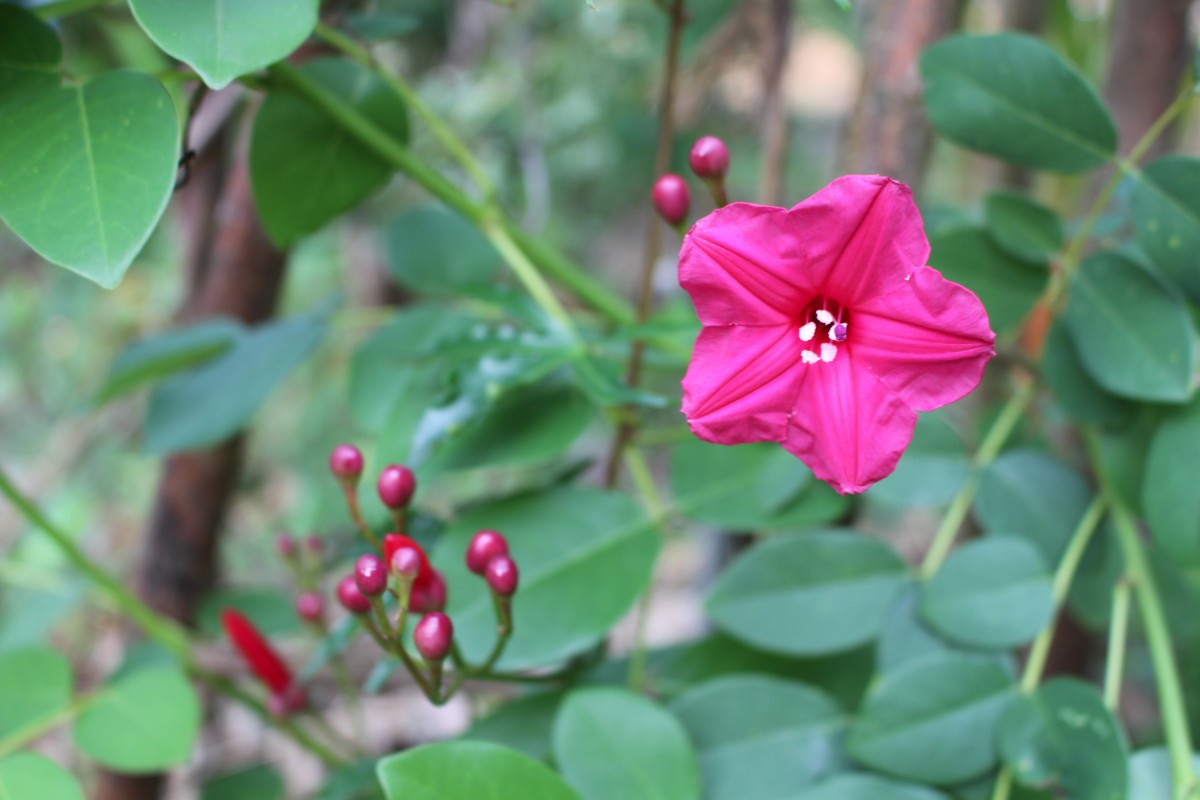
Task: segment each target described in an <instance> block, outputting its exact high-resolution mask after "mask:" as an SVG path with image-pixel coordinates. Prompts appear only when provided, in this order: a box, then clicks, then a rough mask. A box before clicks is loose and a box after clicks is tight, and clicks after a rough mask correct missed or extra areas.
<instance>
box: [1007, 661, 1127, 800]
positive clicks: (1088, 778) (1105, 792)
mask: <svg viewBox="0 0 1200 800" xmlns="http://www.w3.org/2000/svg"><path fill="white" fill-rule="evenodd" d="M999 742H1000V751H1001V752H1002V753H1003V755H1004V761H1005V763H1006V764H1007V765H1008V767H1009V769H1011V770H1012V772H1013V775H1014V776H1015V777H1016V779H1017V781H1018V782H1020V783H1022V784H1024V785H1025V786H1030V787H1033V788H1043V789H1052V790H1054V791H1055V793H1056V794H1058V793H1061V795H1062V796H1064V797H1086V798H1089V800H1125V798H1126V797H1137V798H1138V800H1144V798H1143V797H1142V795H1127V794H1126V783H1127V781H1128V779H1129V776H1128V769H1127V765H1126V759H1127V758H1128V755H1129V753H1128V748H1127V747H1126V745H1125V736H1124V734H1122V733H1121V729H1120V726H1119V725H1118V723H1117V720H1116V719H1115V718H1114V717H1113V715H1112V713H1111V712H1109V710H1108V709H1107V708H1106V707H1105V706H1104V700H1103V699H1102V698H1101V697H1100V693H1099V692H1097V691H1096V689H1095V687H1093V686H1092V685H1091V684H1088V683H1084V682H1083V681H1081V680H1078V679H1076V678H1054V679H1053V680H1050V681H1047V682H1046V683H1045V684H1043V685H1042V686H1040V687H1039V688H1038V690H1037V691H1036V692H1034V693H1033V694H1032V695H1025V696H1022V697H1020V698H1018V699H1017V700H1016V701H1015V702H1013V703H1012V705H1010V706H1009V708H1008V710H1007V711H1006V712H1005V713H1004V717H1003V719H1002V720H1001V722H1000V731H999Z"/></svg>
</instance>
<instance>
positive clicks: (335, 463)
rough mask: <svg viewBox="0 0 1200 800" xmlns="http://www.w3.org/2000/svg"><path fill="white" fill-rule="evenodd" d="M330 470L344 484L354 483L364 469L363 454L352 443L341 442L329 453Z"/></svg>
mask: <svg viewBox="0 0 1200 800" xmlns="http://www.w3.org/2000/svg"><path fill="white" fill-rule="evenodd" d="M329 471H330V472H332V473H333V477H335V478H337V479H338V482H339V483H342V484H354V483H357V482H358V477H359V476H360V475H362V471H363V455H362V451H361V450H359V449H358V448H357V447H355V446H354V445H352V444H339V445H338V446H337V447H335V448H333V452H332V453H330V454H329Z"/></svg>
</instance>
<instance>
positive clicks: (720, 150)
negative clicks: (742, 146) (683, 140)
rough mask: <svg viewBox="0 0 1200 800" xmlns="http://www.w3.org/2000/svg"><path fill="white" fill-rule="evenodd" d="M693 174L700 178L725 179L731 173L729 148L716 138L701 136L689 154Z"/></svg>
mask: <svg viewBox="0 0 1200 800" xmlns="http://www.w3.org/2000/svg"><path fill="white" fill-rule="evenodd" d="M688 163H689V164H690V165H691V167H692V172H694V173H696V175H697V177H700V178H723V177H725V173H726V172H728V171H729V148H728V147H726V146H725V143H724V142H723V141H721V140H720V139H718V138H717V137H715V136H701V137H700V138H699V139H697V140H696V143H695V144H694V145H692V152H691V153H689V154H688Z"/></svg>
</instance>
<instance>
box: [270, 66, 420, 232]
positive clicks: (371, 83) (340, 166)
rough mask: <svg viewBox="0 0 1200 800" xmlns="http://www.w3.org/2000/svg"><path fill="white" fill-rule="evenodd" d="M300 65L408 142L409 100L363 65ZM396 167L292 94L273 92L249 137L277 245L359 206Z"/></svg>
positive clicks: (326, 116) (309, 75) (358, 109)
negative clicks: (405, 100) (407, 105)
mask: <svg viewBox="0 0 1200 800" xmlns="http://www.w3.org/2000/svg"><path fill="white" fill-rule="evenodd" d="M299 69H300V71H302V72H303V73H304V74H305V75H306V76H307V77H308V78H311V79H312V80H313V81H314V82H316V83H317V84H319V85H320V86H321V87H322V88H324V89H327V90H329V91H330V92H332V93H334V94H336V95H337V96H338V97H340V98H342V99H344V100H345V101H346V102H347V103H349V104H350V105H352V106H353V107H354V108H355V109H356V110H357V111H359V112H361V113H362V114H363V115H364V116H365V117H366V118H367V119H369V120H370V121H371V122H373V123H375V124H376V125H377V126H379V128H380V129H381V130H383V131H384V132H386V133H388V134H390V135H391V136H393V137H394V138H395V139H397V140H398V141H401V142H407V141H408V115H407V112H406V109H405V106H404V103H403V102H401V100H400V98H399V97H398V96H397V95H396V93H395V92H394V91H392V90H391V88H389V87H388V85H387V84H386V83H384V81H383V79H382V78H380V77H379V76H378V75H376V74H375V73H373V72H371V71H370V70H369V69H367V68H366V67H364V66H362V65H361V64H356V63H354V62H352V61H346V60H344V59H338V58H321V59H317V60H315V61H309V62H308V63H306V64H304V65H303V66H301V67H300V68H299ZM392 169H393V168H392V165H391V164H390V163H388V162H387V161H385V160H383V159H382V158H380V157H379V156H378V155H377V154H376V153H374V152H373V151H371V150H369V149H367V147H366V146H365V145H363V144H362V143H361V142H359V141H358V140H357V139H355V138H354V137H353V136H352V135H351V134H350V133H348V132H347V131H346V129H345V128H343V127H341V126H340V125H338V124H337V123H336V122H334V121H333V120H331V119H330V118H329V116H328V115H326V114H325V113H323V112H322V111H321V110H320V109H317V108H315V107H314V106H313V105H312V104H311V103H309V102H308V101H307V100H305V99H304V98H302V97H299V96H298V95H295V94H292V93H290V92H287V91H273V92H271V93H270V94H268V95H267V99H266V100H264V101H263V104H262V106H261V107H260V108H259V109H258V114H257V115H256V116H255V118H254V131H253V134H252V135H251V138H250V180H251V184H252V186H253V189H254V203H255V205H256V206H257V207H258V213H259V217H260V218H261V219H262V223H263V227H264V228H266V231H267V233H268V234H269V235H270V237H271V239H272V240H274V242H275V243H276V244H278V245H280V246H286V245H289V244H291V243H293V242H295V241H296V240H297V239H299V238H301V237H302V236H305V235H306V234H309V233H312V232H313V231H316V230H319V229H320V228H322V227H324V226H325V224H326V223H328V222H330V221H331V220H333V219H334V218H336V217H337V216H339V215H340V214H342V213H343V212H345V211H347V210H349V209H351V208H353V207H355V206H356V205H358V204H359V203H360V202H361V201H362V200H363V199H365V198H366V197H367V196H369V195H370V194H371V193H372V192H374V191H375V190H376V189H378V188H380V187H381V186H383V185H384V184H385V183H387V181H388V179H389V178H390V177H391V174H392ZM316 187H319V189H317V190H314V189H315V188H316Z"/></svg>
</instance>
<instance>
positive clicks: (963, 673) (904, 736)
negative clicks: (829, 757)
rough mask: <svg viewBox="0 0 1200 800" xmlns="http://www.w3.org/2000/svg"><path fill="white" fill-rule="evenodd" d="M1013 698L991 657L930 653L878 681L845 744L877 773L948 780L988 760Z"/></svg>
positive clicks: (984, 766)
mask: <svg viewBox="0 0 1200 800" xmlns="http://www.w3.org/2000/svg"><path fill="white" fill-rule="evenodd" d="M1012 695H1013V684H1012V677H1011V676H1010V675H1009V674H1008V672H1007V671H1006V670H1005V669H1004V667H1003V666H1001V665H1000V664H999V663H997V662H996V661H995V660H994V659H991V658H987V657H985V656H968V655H959V654H946V655H935V656H929V657H927V658H922V659H920V660H918V661H913V662H910V663H909V664H907V665H905V666H902V667H900V668H899V669H897V670H894V671H893V672H890V673H888V674H886V675H884V676H883V678H882V680H881V681H880V682H879V683H878V684H877V685H876V687H875V689H874V691H872V692H871V694H870V696H868V698H867V701H866V703H865V704H864V705H863V708H862V710H861V713H860V715H859V717H858V719H857V720H855V722H854V724H853V725H852V726H851V728H850V735H849V737H848V738H847V740H846V747H847V749H848V750H849V752H850V755H852V756H853V757H854V758H856V759H857V760H859V761H861V762H862V763H863V764H866V765H867V766H869V767H871V768H872V769H877V770H880V771H882V772H888V773H891V774H894V775H896V776H898V777H901V778H906V779H908V780H914V781H921V782H925V783H956V782H959V781H965V780H967V779H969V778H972V777H975V776H976V775H980V774H982V773H984V772H986V771H987V770H988V769H990V768H991V767H992V766H993V765H994V764H995V763H996V752H995V745H994V744H993V741H992V739H993V732H994V731H995V729H996V725H997V722H998V720H999V718H1000V715H1001V714H1002V713H1003V712H1004V709H1005V707H1006V706H1007V705H1008V702H1009V700H1011V698H1012Z"/></svg>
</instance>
